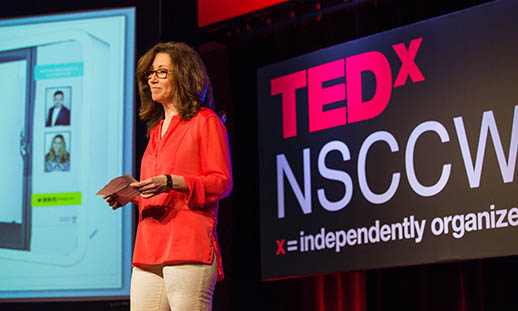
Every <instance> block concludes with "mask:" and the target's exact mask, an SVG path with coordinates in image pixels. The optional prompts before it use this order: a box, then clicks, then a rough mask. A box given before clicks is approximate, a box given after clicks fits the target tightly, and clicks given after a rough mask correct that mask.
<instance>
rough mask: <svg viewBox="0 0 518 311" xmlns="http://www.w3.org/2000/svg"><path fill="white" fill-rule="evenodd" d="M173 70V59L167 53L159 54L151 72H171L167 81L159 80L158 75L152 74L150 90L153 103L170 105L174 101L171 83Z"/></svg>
mask: <svg viewBox="0 0 518 311" xmlns="http://www.w3.org/2000/svg"><path fill="white" fill-rule="evenodd" d="M172 69H173V64H172V60H171V57H170V56H169V54H167V53H158V54H157V55H155V59H154V60H153V64H151V68H150V70H167V71H169V72H168V74H167V78H166V79H159V78H158V76H157V75H156V74H152V75H151V77H150V78H149V79H148V84H149V88H150V90H151V97H152V98H153V101H155V102H158V103H161V104H168V103H171V102H172V100H173V95H174V91H173V86H172V83H171V79H172V74H171V72H170V70H172Z"/></svg>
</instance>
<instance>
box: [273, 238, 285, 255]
mask: <svg viewBox="0 0 518 311" xmlns="http://www.w3.org/2000/svg"><path fill="white" fill-rule="evenodd" d="M284 241H285V240H277V253H275V255H279V254H286V251H285V250H284Z"/></svg>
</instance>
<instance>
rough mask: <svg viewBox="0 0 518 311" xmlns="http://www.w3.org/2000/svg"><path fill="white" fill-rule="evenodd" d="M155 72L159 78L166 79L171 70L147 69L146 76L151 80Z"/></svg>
mask: <svg viewBox="0 0 518 311" xmlns="http://www.w3.org/2000/svg"><path fill="white" fill-rule="evenodd" d="M155 73H156V76H157V78H158V79H166V78H167V74H168V73H169V70H167V69H158V70H148V71H146V78H147V79H148V80H151V79H152V78H153V75H154V74H155Z"/></svg>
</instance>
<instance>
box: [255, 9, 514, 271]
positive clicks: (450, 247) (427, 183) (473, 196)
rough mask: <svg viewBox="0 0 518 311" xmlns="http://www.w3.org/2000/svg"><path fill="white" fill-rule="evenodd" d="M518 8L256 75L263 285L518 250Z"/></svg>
mask: <svg viewBox="0 0 518 311" xmlns="http://www.w3.org/2000/svg"><path fill="white" fill-rule="evenodd" d="M517 15H518V2H517V1H494V2H491V3H490V4H487V5H482V6H478V7H474V8H472V9H469V10H464V11H459V12H457V13H455V14H450V15H446V16H442V17H439V18H435V19H432V20H428V21H424V22H420V23H417V24H414V25H409V26H406V27H402V28H398V29H395V30H391V31H387V32H384V33H380V34H376V35H373V36H369V37H366V38H362V39H359V40H355V41H351V42H347V43H344V44H340V45H337V46H333V47H330V48H326V49H323V50H319V51H316V52H313V53H310V54H306V55H302V56H300V57H296V58H293V59H289V60H286V61H283V62H280V63H277V64H273V65H269V66H266V67H263V68H260V69H259V70H258V124H259V160H260V164H259V176H260V178H259V180H260V216H261V219H260V221H261V226H260V228H261V233H260V237H261V262H262V278H263V279H264V280H272V279H279V278H286V277H294V276H302V275H310V274H316V273H332V272H338V271H352V270H364V269H374V268H383V267H395V266H406V265H417V264H428V263H438V262H450V261H455V260H467V259H475V258H489V257H501V256H511V255H517V254H518V243H517V242H516V241H518V228H517V226H518V196H517V195H516V194H517V183H518V181H515V178H516V156H517V151H518V100H517V99H516V97H517V96H516V92H517V90H518V82H517V79H516V75H517V73H518V57H517V55H518V19H517V18H516V16H517Z"/></svg>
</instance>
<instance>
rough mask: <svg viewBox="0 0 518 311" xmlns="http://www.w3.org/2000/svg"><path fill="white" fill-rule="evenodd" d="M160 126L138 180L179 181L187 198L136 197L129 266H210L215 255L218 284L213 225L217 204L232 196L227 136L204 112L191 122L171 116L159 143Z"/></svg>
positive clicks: (218, 254) (171, 195) (166, 195)
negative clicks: (175, 178)
mask: <svg viewBox="0 0 518 311" xmlns="http://www.w3.org/2000/svg"><path fill="white" fill-rule="evenodd" d="M162 123H163V120H162V121H161V122H160V123H159V124H158V125H157V126H155V127H154V128H153V129H152V130H151V133H150V139H149V142H148V145H147V148H146V151H145V153H144V156H143V157H142V164H141V172H140V180H144V179H147V178H150V177H154V176H158V175H162V174H171V175H179V176H183V178H184V180H185V184H186V185H187V188H188V189H189V193H188V194H184V193H181V192H176V191H170V192H167V193H161V194H158V195H156V196H153V197H151V198H149V199H144V198H142V196H139V223H138V227H137V237H136V240H135V250H134V253H133V265H135V266H146V265H157V264H179V263H193V262H198V263H206V264H211V263H212V260H213V258H214V257H213V256H214V254H216V262H217V266H218V281H219V280H222V279H223V266H222V261H221V251H220V248H219V244H218V239H217V233H216V224H217V217H218V201H219V200H220V199H222V198H224V197H226V196H228V195H229V194H230V191H231V190H232V169H231V164H230V153H229V149H228V137H227V131H226V129H225V126H224V125H223V123H222V122H221V120H220V119H219V117H218V116H217V115H216V114H215V113H214V112H213V111H212V110H210V109H207V108H202V110H200V111H199V112H198V114H196V116H194V117H193V118H192V119H191V120H189V121H182V120H181V119H180V117H179V116H174V117H173V118H172V120H171V122H170V124H169V127H168V128H167V131H166V132H165V134H164V136H163V137H160V133H161V128H162Z"/></svg>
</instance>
